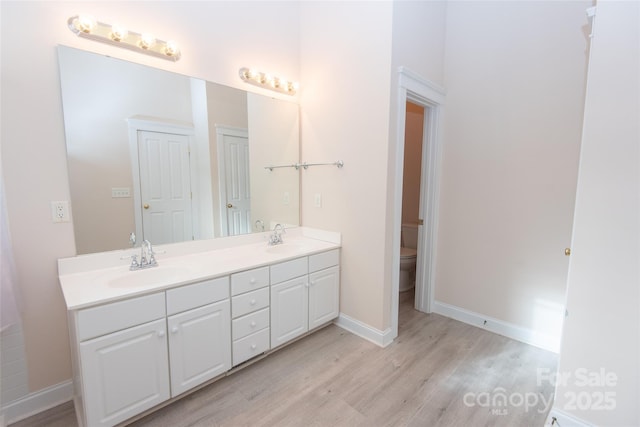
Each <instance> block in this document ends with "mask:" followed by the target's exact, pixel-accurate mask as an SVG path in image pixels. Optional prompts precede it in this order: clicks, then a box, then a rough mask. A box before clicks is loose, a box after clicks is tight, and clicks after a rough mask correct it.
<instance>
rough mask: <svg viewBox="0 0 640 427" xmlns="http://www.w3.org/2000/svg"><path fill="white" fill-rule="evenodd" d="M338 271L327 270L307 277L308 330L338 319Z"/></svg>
mask: <svg viewBox="0 0 640 427" xmlns="http://www.w3.org/2000/svg"><path fill="white" fill-rule="evenodd" d="M339 283H340V270H339V269H338V267H331V268H327V269H326V270H321V271H318V272H316V273H312V274H310V275H309V330H311V329H313V328H316V327H318V326H321V325H323V324H325V323H327V322H329V321H330V320H333V319H335V318H336V317H338V314H339V310H340V303H339V294H340V289H339V288H340V287H339Z"/></svg>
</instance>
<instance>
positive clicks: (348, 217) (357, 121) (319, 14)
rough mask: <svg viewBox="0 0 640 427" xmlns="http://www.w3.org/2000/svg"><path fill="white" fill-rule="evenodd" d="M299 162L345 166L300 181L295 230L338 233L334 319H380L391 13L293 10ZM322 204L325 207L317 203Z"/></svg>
mask: <svg viewBox="0 0 640 427" xmlns="http://www.w3.org/2000/svg"><path fill="white" fill-rule="evenodd" d="M300 9H301V10H300V12H301V13H300V14H301V17H300V53H301V72H300V74H301V81H302V82H303V83H304V84H303V85H302V87H301V91H300V92H301V94H300V102H301V111H302V121H301V134H302V137H301V140H302V153H301V158H302V160H304V161H307V162H314V163H315V162H334V161H336V160H343V161H344V168H343V169H337V168H336V167H332V166H318V167H313V168H309V169H308V170H306V171H302V172H301V176H302V181H301V183H302V224H304V225H306V226H310V227H317V228H324V229H327V230H335V231H340V232H341V233H342V242H343V249H342V260H341V286H340V288H341V291H340V311H341V312H342V313H344V314H346V315H347V316H350V317H352V318H355V319H357V320H359V321H361V322H364V323H366V324H367V325H368V326H371V327H373V328H375V329H378V330H379V331H380V330H383V329H385V328H387V327H388V326H389V324H388V319H385V314H384V313H383V312H384V311H385V308H384V300H385V298H386V297H387V296H386V295H385V294H384V292H385V289H384V288H385V286H384V285H385V264H386V263H387V257H386V256H385V224H386V221H387V218H386V212H385V204H386V197H387V184H386V176H387V151H388V136H389V127H388V123H389V84H390V78H391V75H390V68H391V25H392V5H391V3H389V2H302V3H301V5H300ZM316 193H320V194H321V196H322V207H321V208H317V207H315V205H314V195H315V194H316Z"/></svg>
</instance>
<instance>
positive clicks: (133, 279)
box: [107, 265, 192, 288]
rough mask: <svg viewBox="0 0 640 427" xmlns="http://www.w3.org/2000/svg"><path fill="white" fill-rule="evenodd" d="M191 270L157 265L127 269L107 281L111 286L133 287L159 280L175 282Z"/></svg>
mask: <svg viewBox="0 0 640 427" xmlns="http://www.w3.org/2000/svg"><path fill="white" fill-rule="evenodd" d="M190 272H192V269H190V268H188V267H177V266H162V265H160V266H157V267H149V268H147V269H143V270H134V271H127V272H126V273H123V274H121V275H119V276H118V277H114V278H110V279H108V280H107V283H108V285H109V286H110V287H112V288H134V287H138V286H148V285H153V284H156V283H161V282H167V283H169V282H176V281H179V280H180V279H182V278H183V277H185V275H186V274H188V273H190Z"/></svg>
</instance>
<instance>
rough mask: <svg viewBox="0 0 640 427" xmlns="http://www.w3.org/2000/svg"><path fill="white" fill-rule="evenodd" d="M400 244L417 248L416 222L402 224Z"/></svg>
mask: <svg viewBox="0 0 640 427" xmlns="http://www.w3.org/2000/svg"><path fill="white" fill-rule="evenodd" d="M402 246H403V247H405V248H412V249H418V224H409V223H407V224H402Z"/></svg>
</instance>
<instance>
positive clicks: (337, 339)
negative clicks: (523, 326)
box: [12, 291, 556, 427]
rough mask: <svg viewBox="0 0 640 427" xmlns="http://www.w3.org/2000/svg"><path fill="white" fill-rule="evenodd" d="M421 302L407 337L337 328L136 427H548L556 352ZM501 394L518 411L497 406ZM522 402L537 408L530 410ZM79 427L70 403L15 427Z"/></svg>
mask: <svg viewBox="0 0 640 427" xmlns="http://www.w3.org/2000/svg"><path fill="white" fill-rule="evenodd" d="M412 298H413V292H411V291H410V292H408V293H403V294H402V295H401V307H400V333H399V336H398V338H397V339H396V340H395V341H394V342H393V344H391V345H390V346H388V347H387V348H384V349H383V348H380V347H378V346H376V345H374V344H371V343H369V342H368V341H365V340H363V339H361V338H358V337H357V336H355V335H352V334H350V333H349V332H346V331H344V330H342V329H340V328H338V327H337V326H334V325H331V326H329V327H327V328H324V329H322V330H321V331H319V332H316V333H315V334H312V335H310V336H309V337H307V338H304V339H302V340H300V341H298V342H296V343H293V344H292V345H290V346H288V347H286V348H284V349H282V350H280V351H277V352H275V353H273V354H271V355H270V356H268V357H266V358H265V359H263V360H261V361H259V362H258V363H256V364H254V365H252V366H249V367H247V368H246V369H243V370H241V371H239V372H237V373H235V374H233V375H231V376H229V377H226V378H224V379H221V380H219V381H217V382H215V383H213V384H211V385H209V386H207V387H205V388H203V389H202V390H199V391H198V392H196V393H194V394H192V395H190V396H187V397H185V398H183V399H182V400H180V401H178V402H175V403H173V404H171V405H169V406H167V407H165V408H163V409H160V410H159V411H157V412H155V413H152V414H151V415H148V416H147V417H145V418H142V419H140V420H138V421H136V422H135V423H133V424H132V426H139V427H142V426H145V427H152V426H153V427H187V426H252V427H253V426H332V427H333V426H542V425H543V424H544V420H545V418H546V416H547V412H548V409H549V408H548V407H545V405H544V404H543V402H542V399H544V400H545V402H546V401H548V400H549V399H550V398H551V397H552V393H553V389H552V387H551V386H550V385H549V384H548V383H545V384H542V385H537V384H536V380H537V375H536V373H537V369H538V368H543V369H544V368H546V369H550V370H551V372H553V371H555V368H556V355H555V354H553V353H550V352H547V351H544V350H540V349H537V348H535V347H531V346H529V345H526V344H522V343H519V342H516V341H513V340H510V339H508V338H504V337H501V336H499V335H495V334H492V333H489V332H486V331H484V330H481V329H478V328H475V327H472V326H469V325H466V324H463V323H460V322H457V321H455V320H451V319H448V318H446V317H442V316H439V315H436V314H429V315H426V314H423V313H419V312H417V311H415V310H413V301H412ZM500 393H502V394H503V395H506V396H507V397H511V402H512V405H510V406H498V404H499V402H496V406H491V405H490V402H491V401H490V399H491V398H493V397H496V396H497V395H498V394H500ZM465 396H466V402H467V403H468V404H469V405H467V404H465ZM520 397H522V398H523V399H525V398H526V399H528V401H529V402H531V403H534V401H535V400H536V399H537V401H538V405H537V406H535V407H531V408H529V409H528V410H527V409H526V408H525V405H524V404H523V403H521V399H520ZM483 399H489V400H483ZM471 404H473V405H474V406H471ZM76 425H77V424H76V419H75V415H74V411H73V404H72V403H67V404H64V405H61V406H58V407H56V408H53V409H51V410H49V411H46V412H43V413H41V414H38V415H36V416H33V417H31V418H28V419H26V420H23V421H21V422H18V423H16V424H13V425H12V427H32V426H52V427H73V426H76Z"/></svg>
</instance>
